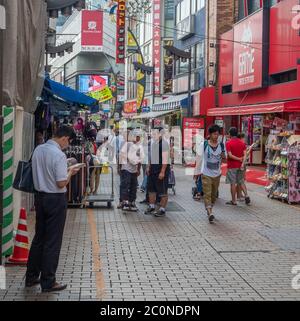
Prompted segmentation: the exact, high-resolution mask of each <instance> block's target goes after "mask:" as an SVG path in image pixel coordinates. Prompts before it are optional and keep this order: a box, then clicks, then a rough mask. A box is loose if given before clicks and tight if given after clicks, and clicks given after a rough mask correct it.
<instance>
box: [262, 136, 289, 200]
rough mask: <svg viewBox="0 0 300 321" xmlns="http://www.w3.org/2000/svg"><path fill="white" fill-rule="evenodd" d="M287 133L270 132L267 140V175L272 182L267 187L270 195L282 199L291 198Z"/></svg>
mask: <svg viewBox="0 0 300 321" xmlns="http://www.w3.org/2000/svg"><path fill="white" fill-rule="evenodd" d="M289 136H290V135H287V134H275V135H274V134H270V136H269V138H268V140H267V142H268V143H267V146H266V147H267V156H266V164H267V176H268V179H269V181H270V184H269V185H268V186H267V187H266V191H267V192H268V197H270V198H277V199H280V200H282V201H288V199H289V197H288V196H289V193H288V190H289V184H288V180H289V175H288V141H287V139H288V137H289Z"/></svg>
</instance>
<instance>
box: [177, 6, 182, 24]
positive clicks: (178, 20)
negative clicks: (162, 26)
mask: <svg viewBox="0 0 300 321" xmlns="http://www.w3.org/2000/svg"><path fill="white" fill-rule="evenodd" d="M180 12H181V2H179V3H178V5H177V6H176V25H178V23H179V22H180V21H181V15H180Z"/></svg>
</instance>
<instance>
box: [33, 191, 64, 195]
mask: <svg viewBox="0 0 300 321" xmlns="http://www.w3.org/2000/svg"><path fill="white" fill-rule="evenodd" d="M35 194H36V195H38V196H46V195H49V196H64V195H66V193H65V192H64V193H45V192H38V191H36V192H35Z"/></svg>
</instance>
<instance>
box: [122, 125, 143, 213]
mask: <svg viewBox="0 0 300 321" xmlns="http://www.w3.org/2000/svg"><path fill="white" fill-rule="evenodd" d="M143 159H144V151H143V146H142V145H141V144H140V143H139V136H138V135H136V133H134V131H130V132H129V134H128V141H127V142H124V144H123V146H122V148H121V150H120V166H121V171H120V176H121V186H120V194H121V197H120V199H121V200H122V209H123V210H124V211H137V207H136V205H135V201H136V193H137V186H138V176H139V175H140V170H141V164H142V162H143Z"/></svg>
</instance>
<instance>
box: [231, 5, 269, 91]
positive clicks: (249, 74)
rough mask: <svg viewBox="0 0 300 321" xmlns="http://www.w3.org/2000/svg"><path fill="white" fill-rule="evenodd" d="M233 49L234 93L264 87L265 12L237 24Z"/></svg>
mask: <svg viewBox="0 0 300 321" xmlns="http://www.w3.org/2000/svg"><path fill="white" fill-rule="evenodd" d="M233 32H234V48H233V91H234V92H240V91H245V90H249V89H255V88H261V87H262V85H263V63H262V62H263V10H260V11H259V12H257V13H255V14H253V15H251V16H249V17H248V18H247V19H244V20H242V21H241V22H240V23H238V24H236V25H235V26H234V29H233Z"/></svg>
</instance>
